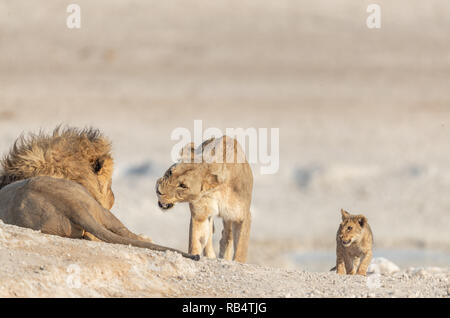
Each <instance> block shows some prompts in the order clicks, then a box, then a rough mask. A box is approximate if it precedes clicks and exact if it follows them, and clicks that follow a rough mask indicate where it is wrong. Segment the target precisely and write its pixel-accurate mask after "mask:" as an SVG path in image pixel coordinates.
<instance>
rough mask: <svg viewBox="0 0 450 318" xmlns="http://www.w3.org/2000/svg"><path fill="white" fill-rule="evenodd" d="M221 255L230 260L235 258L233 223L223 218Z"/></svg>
mask: <svg viewBox="0 0 450 318" xmlns="http://www.w3.org/2000/svg"><path fill="white" fill-rule="evenodd" d="M219 257H220V258H224V259H226V260H228V261H231V260H232V259H233V223H232V222H231V221H225V220H223V230H222V238H221V239H220V252H219Z"/></svg>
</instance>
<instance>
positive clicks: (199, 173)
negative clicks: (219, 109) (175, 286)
mask: <svg viewBox="0 0 450 318" xmlns="http://www.w3.org/2000/svg"><path fill="white" fill-rule="evenodd" d="M252 187H253V175H252V171H251V168H250V165H249V164H248V162H247V160H246V159H245V154H244V152H243V151H242V148H241V147H240V145H239V143H238V142H237V140H235V139H233V138H230V137H227V136H223V137H221V138H218V139H215V138H211V139H209V140H207V141H205V142H203V144H201V145H200V146H199V147H198V148H197V149H195V148H194V144H193V143H190V144H188V145H186V146H185V147H184V148H183V149H182V151H181V160H180V162H178V163H176V164H174V165H172V166H171V167H170V168H169V169H168V170H167V171H166V173H165V174H164V176H163V177H162V178H160V179H158V181H157V182H156V194H157V196H158V205H159V206H160V208H162V209H164V210H167V209H169V208H171V207H173V205H174V204H175V203H177V202H189V208H190V210H191V222H190V227H189V253H192V254H200V253H204V255H205V256H206V257H209V258H215V257H216V255H215V253H214V249H213V242H212V235H213V229H214V221H213V217H214V216H216V215H218V216H220V217H221V218H222V219H223V231H222V238H221V240H220V252H219V257H221V258H225V259H227V260H231V259H232V258H233V259H234V260H235V261H238V262H245V261H246V257H247V249H248V241H249V237H250V224H251V214H250V203H251V199H252ZM233 247H234V257H233Z"/></svg>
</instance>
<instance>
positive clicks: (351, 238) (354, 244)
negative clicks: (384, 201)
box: [335, 209, 373, 275]
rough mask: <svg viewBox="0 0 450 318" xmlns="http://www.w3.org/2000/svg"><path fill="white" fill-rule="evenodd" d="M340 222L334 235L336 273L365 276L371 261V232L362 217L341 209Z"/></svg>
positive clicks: (365, 219)
mask: <svg viewBox="0 0 450 318" xmlns="http://www.w3.org/2000/svg"><path fill="white" fill-rule="evenodd" d="M341 214H342V222H341V224H340V225H339V229H338V231H337V234H336V243H337V246H336V268H335V269H336V272H337V273H338V274H349V275H355V274H358V275H366V272H367V267H368V266H369V264H370V261H371V259H372V244H373V237H372V230H371V229H370V226H369V223H367V218H366V217H365V216H364V215H361V214H359V215H352V214H350V213H348V212H347V211H345V210H343V209H341Z"/></svg>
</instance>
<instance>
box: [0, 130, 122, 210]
mask: <svg viewBox="0 0 450 318" xmlns="http://www.w3.org/2000/svg"><path fill="white" fill-rule="evenodd" d="M0 164H1V169H0V189H1V188H2V187H4V186H6V185H8V184H10V183H13V182H15V181H18V180H24V179H29V178H32V177H37V176H50V177H54V178H64V179H68V180H72V181H74V182H77V183H79V184H81V185H82V186H84V187H85V188H86V190H87V191H88V192H89V193H90V194H91V195H92V196H93V197H94V198H95V199H96V200H97V201H98V202H99V203H100V204H101V205H102V206H103V207H104V208H106V209H108V210H109V209H111V207H112V206H113V204H114V193H113V192H112V190H111V183H112V173H113V166H114V163H113V159H112V156H111V144H110V142H109V141H108V140H107V139H106V138H105V137H104V136H103V135H102V134H101V133H100V132H99V131H98V130H97V129H93V128H88V129H83V130H80V129H77V128H61V127H57V128H56V129H55V130H54V131H53V133H52V134H49V135H47V134H44V133H42V132H40V133H38V134H30V135H28V136H21V137H19V138H18V139H17V140H16V142H15V143H14V145H13V147H12V148H11V150H10V152H9V153H8V154H7V155H6V156H5V157H4V158H3V160H2V161H1V162H0Z"/></svg>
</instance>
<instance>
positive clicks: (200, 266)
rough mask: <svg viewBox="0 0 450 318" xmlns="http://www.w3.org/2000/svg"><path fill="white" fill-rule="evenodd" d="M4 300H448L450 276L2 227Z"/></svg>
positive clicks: (0, 290) (442, 271) (0, 254)
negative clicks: (195, 255)
mask: <svg viewBox="0 0 450 318" xmlns="http://www.w3.org/2000/svg"><path fill="white" fill-rule="evenodd" d="M0 258H1V266H2V270H1V271H0V297H232V298H236V297H449V295H450V285H449V284H450V271H449V270H448V269H442V268H428V269H427V268H418V269H409V270H404V271H399V272H396V273H394V274H376V275H375V274H373V275H369V276H368V277H362V276H340V275H337V274H335V273H331V272H328V273H313V272H306V271H301V270H288V269H281V268H274V267H267V266H260V265H250V264H238V263H235V262H230V261H224V260H209V259H205V258H203V259H201V260H200V261H198V262H195V261H191V260H188V259H185V258H183V257H182V256H181V255H180V254H177V253H173V252H168V253H160V252H152V251H148V250H146V249H140V248H135V247H130V246H121V245H113V244H106V243H101V242H88V241H83V240H74V239H66V238H60V237H57V236H51V235H45V234H42V233H39V232H36V231H32V230H29V229H23V228H19V227H15V226H11V225H4V224H3V223H0Z"/></svg>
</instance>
